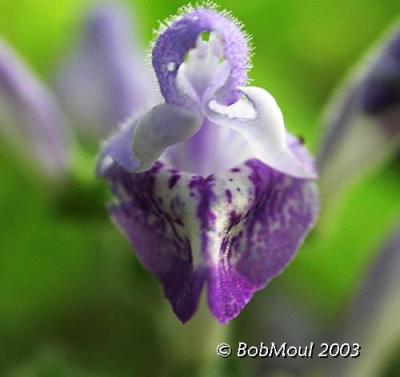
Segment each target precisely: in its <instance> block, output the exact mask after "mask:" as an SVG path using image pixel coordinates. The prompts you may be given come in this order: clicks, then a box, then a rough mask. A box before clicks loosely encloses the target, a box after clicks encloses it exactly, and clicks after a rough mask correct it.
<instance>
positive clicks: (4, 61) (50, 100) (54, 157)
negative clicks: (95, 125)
mask: <svg viewBox="0 0 400 377" xmlns="http://www.w3.org/2000/svg"><path fill="white" fill-rule="evenodd" d="M68 126H69V124H68V122H67V120H66V118H65V116H64V114H63V111H62V109H61V108H60V106H59V105H58V103H57V101H56V99H55V98H54V97H53V95H52V93H51V91H50V90H49V89H48V88H46V87H45V86H44V85H43V84H42V83H41V82H40V81H39V80H38V79H37V78H36V77H35V76H33V75H32V74H31V72H30V70H29V68H28V67H26V66H25V65H24V64H23V63H22V62H21V61H20V59H19V57H18V56H17V54H16V53H15V52H14V51H13V50H12V48H11V47H10V46H8V45H7V44H6V43H5V42H4V41H2V40H0V132H1V133H2V134H4V135H5V136H7V137H9V138H10V139H11V140H12V141H13V142H14V144H16V146H17V147H19V148H20V149H21V150H23V151H24V152H25V155H26V156H29V159H28V160H29V161H30V160H36V161H37V163H38V165H39V166H41V167H42V169H43V171H44V172H45V173H46V174H47V175H49V176H50V177H53V178H56V177H60V176H62V175H63V174H64V173H65V172H66V171H67V170H68V167H69V163H70V157H71V156H70V150H69V147H70V143H71V140H70V135H69V132H68ZM49 157H50V158H49Z"/></svg>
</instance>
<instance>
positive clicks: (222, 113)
mask: <svg viewBox="0 0 400 377" xmlns="http://www.w3.org/2000/svg"><path fill="white" fill-rule="evenodd" d="M238 89H239V90H240V91H241V92H242V93H243V94H244V95H245V97H246V98H242V99H240V100H239V101H238V102H236V103H235V104H233V105H231V106H223V105H220V104H217V103H216V102H215V101H211V102H210V101H208V99H209V98H210V97H209V96H207V97H208V98H206V101H207V103H205V104H204V112H205V114H206V116H207V118H209V119H210V120H211V121H212V122H214V123H215V124H218V125H220V126H224V127H231V128H233V129H235V130H236V131H238V132H240V133H241V134H242V135H243V137H244V138H245V139H246V140H247V142H248V143H249V144H250V146H251V148H252V151H253V152H254V156H255V157H256V158H258V159H259V160H261V161H262V162H264V163H265V164H266V165H268V166H270V167H272V168H274V169H276V170H278V171H280V172H282V173H285V174H288V175H290V176H293V177H297V178H317V177H316V174H315V172H314V171H311V170H310V169H309V166H307V165H304V164H303V163H302V162H301V161H300V160H299V159H298V158H297V157H296V156H295V155H294V154H293V153H292V152H291V151H290V149H289V147H288V145H287V141H286V131H285V125H284V121H283V115H282V112H281V110H280V108H279V106H278V104H277V103H276V101H275V99H274V97H272V95H271V94H269V93H268V92H267V91H266V90H264V89H261V88H257V87H246V88H238ZM247 101H249V102H250V104H251V105H252V107H253V109H254V110H255V114H254V112H252V111H249V109H248V106H249V104H248V103H246V102H247Z"/></svg>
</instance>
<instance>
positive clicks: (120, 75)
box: [56, 4, 159, 137]
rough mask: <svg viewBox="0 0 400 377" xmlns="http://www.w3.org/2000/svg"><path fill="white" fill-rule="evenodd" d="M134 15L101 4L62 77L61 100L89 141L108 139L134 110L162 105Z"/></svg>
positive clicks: (59, 84) (88, 21)
mask: <svg viewBox="0 0 400 377" xmlns="http://www.w3.org/2000/svg"><path fill="white" fill-rule="evenodd" d="M128 15H129V10H128V9H125V7H124V6H123V5H122V4H118V5H115V4H114V5H111V4H108V5H104V4H103V5H98V6H96V7H95V8H94V9H93V10H92V11H91V12H90V13H89V14H88V15H87V19H86V22H85V25H84V26H85V29H84V35H83V38H82V40H80V41H78V44H77V47H76V48H75V51H73V53H72V54H71V56H70V57H69V58H68V59H67V60H65V61H64V62H63V64H62V66H61V68H60V73H59V75H58V77H57V81H56V87H57V90H58V93H59V96H60V99H61V100H62V101H63V103H64V104H65V106H66V108H67V109H68V110H69V112H70V115H71V117H72V118H73V119H74V121H75V123H76V124H77V125H79V126H82V128H81V131H86V133H87V136H89V137H93V136H94V134H97V135H99V136H100V137H105V136H107V135H108V134H109V133H110V131H111V130H112V127H114V126H115V125H116V124H120V123H123V122H125V121H126V120H127V119H128V118H129V117H130V116H131V115H132V114H133V113H134V112H136V111H138V110H140V109H141V108H142V107H147V106H148V105H152V104H155V103H157V102H159V101H157V100H156V90H155V88H154V87H153V81H152V79H151V74H150V72H149V70H148V69H147V68H146V66H145V64H144V63H143V62H144V52H142V51H141V49H140V47H139V46H138V43H137V41H136V40H135V38H134V33H133V30H132V27H131V23H130V20H129V16H128Z"/></svg>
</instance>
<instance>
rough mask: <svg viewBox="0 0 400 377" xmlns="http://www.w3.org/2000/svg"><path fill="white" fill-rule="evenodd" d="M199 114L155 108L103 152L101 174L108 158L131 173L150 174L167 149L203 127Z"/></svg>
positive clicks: (168, 108)
mask: <svg viewBox="0 0 400 377" xmlns="http://www.w3.org/2000/svg"><path fill="white" fill-rule="evenodd" d="M201 123H202V120H201V119H199V117H198V116H197V114H195V113H193V112H191V111H188V110H185V109H183V108H181V107H177V106H174V105H168V104H161V105H157V106H154V107H153V108H152V109H151V110H150V111H148V112H147V113H145V114H144V115H143V116H141V117H139V118H137V119H132V120H131V121H130V122H129V123H127V124H126V125H124V126H123V127H122V129H121V130H120V131H119V132H117V133H116V134H115V135H114V136H112V138H111V139H110V140H109V142H107V143H106V147H105V148H104V151H103V152H102V155H101V158H100V164H99V172H100V174H101V172H102V171H103V170H105V169H106V168H107V166H108V165H109V163H110V160H109V158H111V159H112V160H114V161H115V162H117V163H118V164H119V165H121V166H122V167H123V168H124V169H125V170H127V171H129V172H135V173H140V172H143V171H146V170H149V169H150V168H151V167H152V165H153V164H154V163H155V162H156V160H157V159H158V158H159V157H160V156H161V154H162V153H163V152H164V150H165V149H166V148H168V147H169V146H171V145H174V144H177V143H179V142H182V141H184V140H187V139H189V138H190V137H191V136H192V135H193V134H194V133H196V132H197V131H198V130H199V129H200V127H201Z"/></svg>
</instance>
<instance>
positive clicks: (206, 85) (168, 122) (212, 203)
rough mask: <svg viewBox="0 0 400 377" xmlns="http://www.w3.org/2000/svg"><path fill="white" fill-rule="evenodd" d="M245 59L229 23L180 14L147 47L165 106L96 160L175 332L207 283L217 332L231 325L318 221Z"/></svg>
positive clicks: (310, 178)
mask: <svg viewBox="0 0 400 377" xmlns="http://www.w3.org/2000/svg"><path fill="white" fill-rule="evenodd" d="M204 33H209V35H208V36H209V37H208V39H207V38H205V34H204ZM248 53H249V47H248V44H247V39H246V37H245V35H244V34H243V33H242V31H241V28H240V26H238V23H237V22H236V21H235V20H233V19H232V18H231V17H229V16H227V15H226V14H225V13H222V14H221V13H218V12H217V11H215V10H214V9H205V8H199V9H189V10H187V9H186V13H185V14H182V15H180V16H178V17H177V18H175V19H174V20H173V21H172V22H171V23H170V24H169V26H168V27H167V28H166V29H165V30H162V31H161V32H160V35H159V37H158V39H157V41H156V42H155V44H154V48H153V55H152V60H153V66H154V69H155V72H156V75H157V78H158V81H159V85H160V89H161V93H162V94H163V96H164V99H165V103H162V104H160V105H158V106H155V107H153V108H152V109H150V110H149V111H147V112H144V113H143V114H142V115H141V116H137V117H136V118H134V119H132V120H130V121H129V122H127V124H126V125H125V126H124V127H122V128H121V130H120V131H119V133H117V134H115V135H114V136H113V137H112V138H111V139H110V140H109V142H108V143H107V144H106V147H105V148H104V150H103V153H102V155H101V158H100V160H99V165H98V172H99V175H101V176H103V177H104V178H105V179H107V181H108V182H109V184H110V186H111V188H112V190H113V193H114V195H115V201H114V202H113V204H112V205H111V206H110V213H111V216H112V218H113V220H114V221H115V222H116V223H117V224H118V225H119V226H120V228H121V229H122V230H123V231H124V232H125V233H126V235H127V236H128V238H129V240H130V241H131V243H132V245H133V247H134V248H135V250H136V252H137V255H138V257H139V259H140V260H141V262H142V263H143V265H144V266H145V267H146V268H147V269H149V270H150V271H151V272H153V273H154V274H155V275H156V276H157V277H158V278H159V280H160V281H161V283H162V285H163V288H164V292H165V295H166V297H167V298H168V299H169V300H170V301H171V304H172V307H173V310H174V311H175V313H176V315H177V316H178V317H179V318H180V319H181V320H182V321H183V322H185V321H187V320H189V319H190V318H191V317H192V315H193V314H194V312H195V311H196V308H197V305H198V301H199V297H200V293H201V290H202V288H203V286H204V285H205V284H207V290H208V303H209V307H210V309H211V312H212V313H213V315H214V316H215V317H216V318H217V319H218V320H219V321H220V322H221V323H227V322H228V321H230V320H231V319H233V318H235V317H236V316H237V315H239V313H240V311H241V310H242V309H243V308H244V306H245V305H246V304H247V303H248V302H249V301H250V299H251V298H252V296H253V294H254V293H255V292H256V291H258V290H260V289H262V288H264V287H265V286H266V285H267V284H268V283H269V282H270V280H271V279H272V278H274V277H275V276H277V275H279V274H280V273H281V272H282V271H283V270H284V268H285V267H286V266H287V265H288V263H289V262H290V261H291V260H292V258H293V257H294V256H295V254H296V252H297V250H298V248H299V247H300V245H301V243H302V242H303V240H304V238H305V237H306V235H307V233H308V232H309V231H310V229H311V228H312V227H313V225H314V223H315V221H316V219H317V215H318V193H317V189H316V185H315V182H314V179H315V178H316V173H315V170H314V166H313V161H312V158H311V156H310V155H309V153H308V152H307V150H306V149H305V148H304V147H303V146H302V145H301V143H299V141H298V140H297V139H295V138H294V137H292V136H291V135H290V134H288V133H287V132H286V130H285V126H284V121H283V116H282V113H281V111H280V109H279V107H278V105H277V103H276V101H275V100H274V98H273V97H272V96H271V95H270V94H269V93H268V92H267V91H265V90H264V89H261V88H256V87H245V85H246V82H247V71H248V67H249V56H248Z"/></svg>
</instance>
